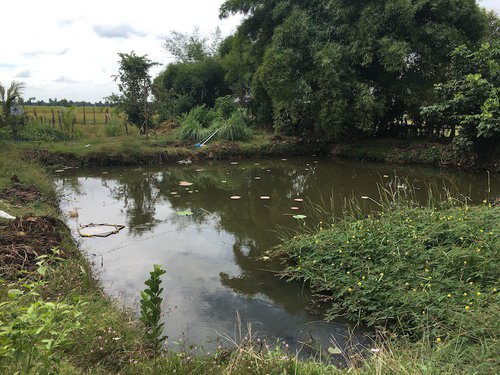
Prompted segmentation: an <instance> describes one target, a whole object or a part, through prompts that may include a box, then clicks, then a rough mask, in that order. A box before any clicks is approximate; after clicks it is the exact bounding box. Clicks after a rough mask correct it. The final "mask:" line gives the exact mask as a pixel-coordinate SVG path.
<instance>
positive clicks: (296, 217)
mask: <svg viewBox="0 0 500 375" xmlns="http://www.w3.org/2000/svg"><path fill="white" fill-rule="evenodd" d="M306 217H307V216H306V215H293V218H294V219H299V220H300V219H305V218H306Z"/></svg>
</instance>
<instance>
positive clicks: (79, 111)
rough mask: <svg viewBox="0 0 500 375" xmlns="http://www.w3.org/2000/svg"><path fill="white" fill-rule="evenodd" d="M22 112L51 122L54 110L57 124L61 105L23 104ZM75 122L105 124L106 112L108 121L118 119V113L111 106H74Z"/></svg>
mask: <svg viewBox="0 0 500 375" xmlns="http://www.w3.org/2000/svg"><path fill="white" fill-rule="evenodd" d="M23 108H24V113H26V114H27V115H28V116H29V117H30V118H35V117H36V118H37V119H38V120H40V121H41V122H43V123H47V124H52V112H54V120H55V124H56V125H57V124H58V116H57V114H58V112H59V111H60V110H61V109H62V108H64V107H62V106H29V105H27V106H23ZM75 111H76V123H77V124H81V125H84V124H85V125H105V124H106V113H107V118H108V121H109V120H112V119H119V118H120V113H118V112H117V111H116V109H115V108H113V107H75Z"/></svg>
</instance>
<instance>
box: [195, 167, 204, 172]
mask: <svg viewBox="0 0 500 375" xmlns="http://www.w3.org/2000/svg"><path fill="white" fill-rule="evenodd" d="M203 171H204V169H203V168H198V169H197V170H196V172H203Z"/></svg>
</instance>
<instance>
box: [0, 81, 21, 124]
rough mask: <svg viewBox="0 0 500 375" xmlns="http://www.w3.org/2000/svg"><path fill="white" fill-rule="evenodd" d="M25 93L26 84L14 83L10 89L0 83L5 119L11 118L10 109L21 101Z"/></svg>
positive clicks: (0, 95)
mask: <svg viewBox="0 0 500 375" xmlns="http://www.w3.org/2000/svg"><path fill="white" fill-rule="evenodd" d="M23 91H24V82H19V81H12V82H11V83H10V86H9V87H8V88H6V86H4V85H2V84H1V83H0V103H1V104H2V115H3V116H4V117H5V118H9V117H10V109H11V107H12V105H13V104H15V103H16V102H17V101H19V100H20V99H21V96H22V94H23Z"/></svg>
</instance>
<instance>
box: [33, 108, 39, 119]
mask: <svg viewBox="0 0 500 375" xmlns="http://www.w3.org/2000/svg"><path fill="white" fill-rule="evenodd" d="M33 116H35V120H36V119H37V118H38V116H37V114H36V108H35V107H33Z"/></svg>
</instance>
